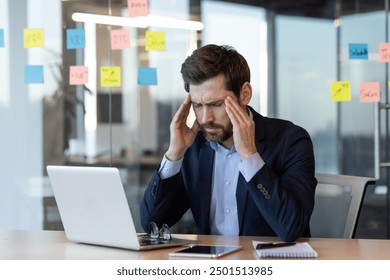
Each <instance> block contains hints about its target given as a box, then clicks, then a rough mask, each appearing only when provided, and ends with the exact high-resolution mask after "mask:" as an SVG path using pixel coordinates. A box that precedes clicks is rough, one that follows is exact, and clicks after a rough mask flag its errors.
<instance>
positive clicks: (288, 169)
mask: <svg viewBox="0 0 390 280" xmlns="http://www.w3.org/2000/svg"><path fill="white" fill-rule="evenodd" d="M181 73H182V76H183V80H184V87H185V90H186V91H187V92H188V95H187V97H186V99H185V101H184V102H183V104H182V105H181V106H180V108H179V109H178V111H177V113H176V114H175V116H174V117H173V119H172V122H171V125H170V144H169V148H168V150H167V151H166V153H165V155H164V158H163V160H162V162H161V164H160V166H159V167H158V169H157V170H156V171H155V173H154V174H153V176H152V179H151V181H150V183H149V186H148V187H147V189H146V191H145V194H144V198H143V200H142V202H141V223H142V227H143V228H144V230H145V231H148V225H149V223H150V222H152V221H153V222H155V223H157V225H159V226H161V225H162V224H163V223H166V224H168V225H169V226H172V225H174V224H175V223H177V222H178V221H179V220H180V219H181V217H182V215H183V214H184V213H185V212H186V211H187V210H188V209H191V212H192V215H193V217H194V220H195V223H196V226H197V231H198V234H217V235H255V236H279V237H280V239H282V240H284V241H292V240H295V239H297V238H299V237H301V236H310V229H309V221H310V216H311V213H312V211H313V207H314V192H315V187H316V184H317V181H316V179H315V177H314V171H315V166H314V155H313V145H312V142H311V139H310V136H309V135H308V133H307V132H306V131H305V130H304V129H303V128H301V127H299V126H296V125H294V124H293V123H291V122H289V121H285V120H280V119H273V118H267V117H263V116H261V115H260V114H258V113H257V112H256V111H254V110H253V108H251V107H250V106H248V104H249V102H250V100H251V97H252V87H251V84H250V70H249V66H248V64H247V62H246V60H245V58H244V57H243V56H242V55H241V54H239V53H238V52H237V51H236V50H235V49H234V48H232V47H229V46H217V45H206V46H204V47H201V48H199V49H197V50H195V51H194V52H193V54H192V55H191V56H189V57H188V58H187V59H186V60H185V62H184V63H183V65H182V68H181ZM191 105H192V107H193V110H194V113H195V116H196V120H195V121H194V123H193V125H192V126H191V127H188V126H187V124H186V121H187V117H188V115H189V112H190V108H191Z"/></svg>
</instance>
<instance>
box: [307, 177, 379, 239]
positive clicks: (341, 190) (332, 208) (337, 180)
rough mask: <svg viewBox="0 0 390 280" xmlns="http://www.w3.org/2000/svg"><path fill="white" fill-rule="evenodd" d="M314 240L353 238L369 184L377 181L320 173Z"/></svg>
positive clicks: (313, 222) (313, 228)
mask: <svg viewBox="0 0 390 280" xmlns="http://www.w3.org/2000/svg"><path fill="white" fill-rule="evenodd" d="M316 178H317V181H318V184H317V188H316V193H315V205H314V210H313V214H312V217H311V220H310V230H311V235H312V237H327V238H353V237H354V236H355V231H356V227H357V222H358V219H359V214H360V210H361V206H362V202H363V198H364V193H365V191H366V188H367V185H371V184H375V179H373V178H368V177H358V176H349V175H336V174H323V173H316Z"/></svg>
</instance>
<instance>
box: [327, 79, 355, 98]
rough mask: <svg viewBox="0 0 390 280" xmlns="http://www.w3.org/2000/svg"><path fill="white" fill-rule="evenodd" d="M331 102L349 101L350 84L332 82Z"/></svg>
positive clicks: (346, 82)
mask: <svg viewBox="0 0 390 280" xmlns="http://www.w3.org/2000/svg"><path fill="white" fill-rule="evenodd" d="M331 90H332V101H350V100H351V99H352V97H351V82H348V81H340V82H333V83H332V86H331Z"/></svg>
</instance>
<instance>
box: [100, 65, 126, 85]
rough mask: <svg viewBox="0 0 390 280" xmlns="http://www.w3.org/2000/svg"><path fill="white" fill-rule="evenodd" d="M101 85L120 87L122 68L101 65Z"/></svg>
mask: <svg viewBox="0 0 390 280" xmlns="http://www.w3.org/2000/svg"><path fill="white" fill-rule="evenodd" d="M100 86H102V87H120V86H121V68H120V67H119V66H110V67H100Z"/></svg>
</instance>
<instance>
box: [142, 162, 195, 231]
mask: <svg viewBox="0 0 390 280" xmlns="http://www.w3.org/2000/svg"><path fill="white" fill-rule="evenodd" d="M188 205H189V202H188V198H187V195H186V192H185V189H184V184H183V180H182V177H181V173H180V172H179V173H178V174H177V175H175V176H173V177H170V178H167V179H161V178H160V176H159V174H158V169H157V170H156V171H155V172H154V173H153V175H152V178H151V180H150V182H149V185H148V187H147V188H146V190H145V192H144V197H143V199H142V201H141V205H140V213H141V225H142V228H143V229H144V230H145V232H148V227H149V223H150V222H155V223H156V224H157V226H158V227H161V226H162V224H167V225H168V226H169V227H171V226H173V225H174V224H175V223H177V222H178V221H179V220H180V218H181V217H182V216H183V215H184V213H185V212H186V211H187V210H188V208H189V207H188Z"/></svg>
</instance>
